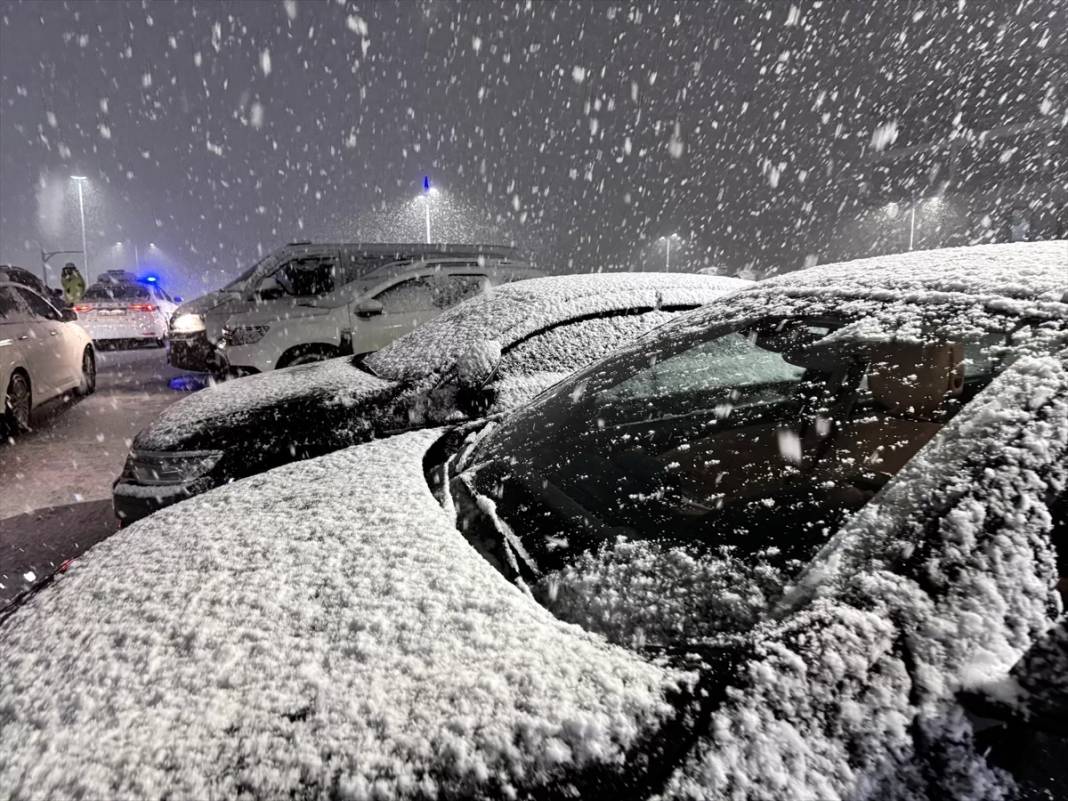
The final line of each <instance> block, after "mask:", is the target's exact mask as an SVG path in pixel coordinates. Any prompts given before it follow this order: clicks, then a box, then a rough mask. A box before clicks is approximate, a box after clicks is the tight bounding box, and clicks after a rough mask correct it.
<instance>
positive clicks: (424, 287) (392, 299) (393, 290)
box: [375, 277, 435, 314]
mask: <svg viewBox="0 0 1068 801" xmlns="http://www.w3.org/2000/svg"><path fill="white" fill-rule="evenodd" d="M375 300H377V301H378V302H379V303H381V304H382V311H384V312H385V313H386V314H397V313H404V312H417V311H427V310H429V309H433V308H434V307H435V302H434V301H435V294H434V286H433V282H432V281H431V280H430V279H429V278H427V277H419V278H409V279H408V280H407V281H401V282H400V283H399V284H394V285H393V286H391V287H389V288H388V289H384V290H382V291H381V292H379V293H378V295H376V296H375Z"/></svg>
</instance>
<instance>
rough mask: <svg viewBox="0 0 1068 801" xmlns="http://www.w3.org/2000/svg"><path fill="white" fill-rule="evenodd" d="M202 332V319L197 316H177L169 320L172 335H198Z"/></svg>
mask: <svg viewBox="0 0 1068 801" xmlns="http://www.w3.org/2000/svg"><path fill="white" fill-rule="evenodd" d="M204 330H206V328H205V326H204V317H203V316H202V315H199V314H179V315H176V316H175V317H174V319H173V320H171V333H172V334H199V333H200V332H201V331H204Z"/></svg>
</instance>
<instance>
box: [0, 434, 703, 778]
mask: <svg viewBox="0 0 1068 801" xmlns="http://www.w3.org/2000/svg"><path fill="white" fill-rule="evenodd" d="M438 436H440V431H439V430H427V431H421V432H413V433H410V434H407V435H402V436H401V437H394V438H391V439H388V440H378V441H375V442H372V443H369V444H368V445H366V446H364V447H361V448H359V449H348V450H344V451H339V452H337V453H334V454H330V455H328V456H325V457H322V458H319V459H316V460H312V461H308V462H298V463H294V464H291V465H287V466H285V467H282V468H279V469H277V470H274V471H272V472H270V473H268V474H264V475H261V476H255V477H253V478H250V479H247V480H244V481H241V482H238V483H236V484H232V485H229V486H227V487H223V488H221V489H220V490H217V491H214V492H210V493H207V494H205V495H201V496H198V497H196V498H193V499H191V500H190V501H187V502H185V503H183V504H181V505H180V506H178V507H172V508H169V509H165V510H163V511H161V512H159V513H157V514H155V515H153V516H152V517H149V518H147V519H145V520H143V521H139V522H138V523H136V524H134V525H133V526H131V527H129V528H127V529H124V530H123V531H120V532H118V533H117V534H115V535H114V536H112V537H111V538H110V539H108V540H106V541H104V542H103V543H101V544H100V545H99V546H97V547H95V548H93V549H92V550H91V551H90V552H89V553H88V554H87V555H86V556H85V557H83V558H82V559H80V560H79V561H78V562H76V563H75V564H74V566H73V567H72V568H71V570H70V571H69V572H68V573H67V574H66V575H64V576H62V577H60V578H58V579H57V580H56V582H55V584H54V585H53V586H52V587H49V588H48V589H46V590H45V591H44V592H42V593H40V594H39V595H38V596H37V597H36V598H34V599H32V600H31V601H30V602H29V604H28V605H27V606H26V607H24V608H23V609H21V610H19V612H18V613H16V614H15V615H14V616H12V617H11V618H10V619H9V621H8V622H7V623H5V625H4V626H3V628H0V755H2V757H0V787H4V788H6V792H9V793H11V794H12V795H13V796H14V797H34V798H72V797H80V798H164V797H175V798H235V797H238V796H242V797H255V798H290V797H294V798H297V797H300V798H303V797H309V798H310V797H324V798H325V797H342V798H371V797H374V798H392V797H413V796H416V797H442V796H445V797H469V796H470V795H471V794H472V793H473V791H475V790H476V789H477V790H478V791H479V792H480V793H481V794H484V795H486V796H488V797H508V795H509V792H510V788H511V787H512V786H513V785H514V784H516V783H519V782H522V783H523V785H525V786H526V787H528V788H529V787H531V786H537V785H542V786H544V785H545V784H547V783H548V782H550V781H551V780H553V779H559V778H560V777H561V776H563V775H565V774H566V773H567V772H568V771H570V770H573V769H577V768H581V767H585V766H590V765H602V766H606V767H609V768H611V767H613V766H615V767H618V765H619V764H620V763H621V762H622V761H623V757H624V751H625V750H626V749H628V748H630V747H632V746H634V745H635V743H636V741H637V740H638V738H639V737H641V736H642V735H643V734H647V733H649V731H650V729H655V728H656V725H657V722H658V721H662V720H663V719H664V718H665V717H666V716H668V715H669V714H670V713H671V707H670V706H669V704H668V703H667V701H666V699H667V697H668V694H669V693H671V692H672V691H673V690H676V689H678V688H679V687H680V686H681V685H682V683H683V682H684V681H688V679H687V678H686V676H687V674H683V673H680V672H678V671H673V670H669V669H665V668H661V667H658V666H656V665H654V664H651V663H649V662H647V661H646V660H644V659H642V658H640V657H639V656H638V655H636V654H634V653H631V652H629V651H626V650H624V649H622V648H619V647H616V646H612V645H609V644H608V643H606V642H605V641H604V640H603V639H601V638H599V637H596V636H594V635H591V634H589V633H586V632H584V631H583V630H582V629H580V628H579V627H577V626H572V625H568V624H565V623H563V622H561V621H559V620H557V619H555V618H554V617H553V616H552V615H551V614H550V613H549V612H548V611H546V610H545V609H544V608H542V607H540V606H539V605H538V604H537V603H536V602H534V601H533V600H532V599H531V598H530V597H529V596H528V595H525V594H524V593H522V592H520V591H519V590H518V589H517V588H516V587H515V586H513V585H511V584H510V583H508V582H507V580H506V579H504V577H503V576H501V574H500V573H498V572H497V571H496V570H495V569H494V568H493V567H492V566H491V565H490V564H489V563H488V562H486V561H485V560H484V559H483V558H482V557H481V556H480V555H479V554H478V553H477V552H476V551H475V550H474V549H473V548H472V547H471V546H470V545H469V544H468V543H467V542H466V541H465V540H464V539H463V538H462V537H460V536H459V535H458V534H457V532H456V530H455V528H454V524H453V521H452V518H451V516H450V515H449V514H448V513H447V512H446V510H444V509H442V507H441V506H439V505H438V503H437V501H436V500H435V499H434V497H433V495H431V493H430V491H429V489H428V487H427V484H426V481H425V479H424V477H423V470H422V456H423V453H424V452H425V450H426V448H427V446H428V445H429V444H430V443H431V442H432V441H433V440H435V439H436V438H437V437H438ZM354 486H366V487H383V488H386V487H388V488H389V491H388V492H384V493H374V492H353V491H352V488H353V487H354Z"/></svg>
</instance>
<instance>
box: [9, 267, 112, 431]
mask: <svg viewBox="0 0 1068 801" xmlns="http://www.w3.org/2000/svg"><path fill="white" fill-rule="evenodd" d="M95 388H96V354H95V352H94V351H93V343H92V340H91V339H90V338H89V335H88V334H87V333H86V332H85V330H84V329H83V328H82V327H81V326H80V325H79V324H78V323H77V322H76V320H75V317H74V314H73V313H72V312H70V311H69V310H63V311H61V310H59V309H57V308H56V307H55V306H53V305H52V304H51V302H49V301H48V300H47V299H45V298H44V297H42V296H41V295H39V294H38V293H36V292H34V291H33V290H31V289H30V288H29V286H27V285H26V284H23V283H14V282H5V281H2V280H0V390H2V392H3V394H2V395H0V401H2V403H0V423H2V424H3V425H4V427H6V429H7V431H8V432H9V433H10V434H14V433H17V432H20V431H26V430H28V429H29V427H30V413H31V412H32V411H33V409H35V408H36V407H38V406H40V405H41V404H42V403H45V402H46V401H49V400H52V399H53V398H56V397H59V396H61V395H63V394H65V393H67V392H71V391H76V392H78V393H80V394H82V395H88V394H89V393H90V392H92V391H93V390H94V389H95Z"/></svg>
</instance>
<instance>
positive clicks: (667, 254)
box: [658, 234, 680, 273]
mask: <svg viewBox="0 0 1068 801" xmlns="http://www.w3.org/2000/svg"><path fill="white" fill-rule="evenodd" d="M673 239H674V240H675V241H678V240H679V239H680V237H679V235H678V234H668V235H667V236H662V237H660V239H659V240H658V241H660V242H663V243H664V272H666V273H669V272H671V240H673Z"/></svg>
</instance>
